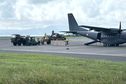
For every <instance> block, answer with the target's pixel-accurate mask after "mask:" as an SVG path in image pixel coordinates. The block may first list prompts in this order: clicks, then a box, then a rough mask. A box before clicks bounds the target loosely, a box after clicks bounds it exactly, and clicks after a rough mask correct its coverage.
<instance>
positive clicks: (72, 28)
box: [68, 13, 85, 33]
mask: <svg viewBox="0 0 126 84" xmlns="http://www.w3.org/2000/svg"><path fill="white" fill-rule="evenodd" d="M68 24H69V30H70V32H73V33H74V32H75V33H76V32H77V31H84V30H85V29H83V28H80V27H79V26H78V23H77V21H76V19H75V18H74V16H73V14H72V13H68Z"/></svg>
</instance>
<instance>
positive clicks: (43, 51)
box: [0, 49, 126, 57]
mask: <svg viewBox="0 0 126 84" xmlns="http://www.w3.org/2000/svg"><path fill="white" fill-rule="evenodd" d="M0 50H2V51H13V52H14V51H15V52H35V53H58V54H60V53H62V54H80V55H98V56H116V57H126V54H103V53H83V52H72V51H69V50H67V51H45V50H24V49H19V50H17V49H0Z"/></svg>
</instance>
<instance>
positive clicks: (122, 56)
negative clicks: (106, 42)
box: [0, 37, 126, 61]
mask: <svg viewBox="0 0 126 84" xmlns="http://www.w3.org/2000/svg"><path fill="white" fill-rule="evenodd" d="M89 41H90V40H89V39H86V38H82V37H80V38H78V37H77V38H70V39H69V45H68V46H63V45H40V46H13V45H12V44H11V42H10V39H0V52H16V53H44V54H55V55H62V56H74V57H84V58H89V59H103V60H111V61H126V44H123V45H120V46H119V47H103V46H102V44H100V43H97V44H93V45H90V46H85V45H83V44H84V42H89Z"/></svg>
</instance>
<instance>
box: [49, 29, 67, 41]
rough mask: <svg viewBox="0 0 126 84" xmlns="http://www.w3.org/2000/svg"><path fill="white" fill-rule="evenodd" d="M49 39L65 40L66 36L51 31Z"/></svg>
mask: <svg viewBox="0 0 126 84" xmlns="http://www.w3.org/2000/svg"><path fill="white" fill-rule="evenodd" d="M51 40H66V37H65V36H64V35H63V34H59V33H55V32H54V31H52V35H51Z"/></svg>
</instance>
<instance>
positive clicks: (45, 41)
mask: <svg viewBox="0 0 126 84" xmlns="http://www.w3.org/2000/svg"><path fill="white" fill-rule="evenodd" d="M45 43H46V44H48V45H49V44H51V37H50V36H49V35H46V34H45V36H43V37H42V39H41V44H42V45H44V44H45Z"/></svg>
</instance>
